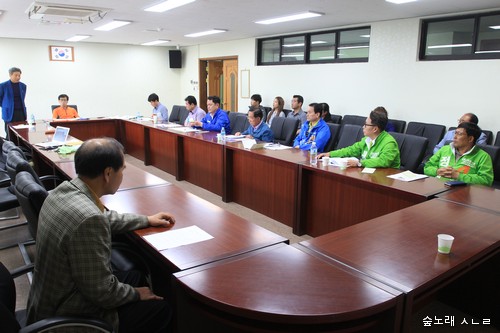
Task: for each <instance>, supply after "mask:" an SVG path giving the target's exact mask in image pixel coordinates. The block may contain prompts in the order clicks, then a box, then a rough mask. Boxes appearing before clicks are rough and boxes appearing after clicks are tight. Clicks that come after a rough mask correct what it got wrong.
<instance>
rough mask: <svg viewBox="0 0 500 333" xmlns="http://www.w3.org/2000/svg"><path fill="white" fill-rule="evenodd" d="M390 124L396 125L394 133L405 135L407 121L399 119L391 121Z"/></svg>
mask: <svg viewBox="0 0 500 333" xmlns="http://www.w3.org/2000/svg"><path fill="white" fill-rule="evenodd" d="M389 122H390V123H391V124H392V125H394V132H398V133H404V132H405V128H406V121H404V120H397V119H389Z"/></svg>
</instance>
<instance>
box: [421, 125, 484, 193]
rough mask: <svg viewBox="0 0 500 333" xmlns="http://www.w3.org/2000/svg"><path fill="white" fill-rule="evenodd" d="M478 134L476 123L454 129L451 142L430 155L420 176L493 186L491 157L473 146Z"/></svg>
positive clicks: (478, 129)
mask: <svg viewBox="0 0 500 333" xmlns="http://www.w3.org/2000/svg"><path fill="white" fill-rule="evenodd" d="M480 133H481V129H480V128H479V127H478V126H477V125H476V124H474V123H466V122H462V123H460V125H458V127H457V129H456V130H455V136H454V137H453V142H452V143H450V144H449V145H446V146H444V147H442V148H441V149H439V150H438V151H437V153H435V154H434V155H432V157H431V158H430V159H429V161H427V163H426V164H425V167H424V173H425V174H426V175H428V176H433V177H436V176H437V177H443V178H446V179H457V180H460V181H463V182H466V183H471V184H480V185H488V186H491V184H492V183H493V164H492V162H491V157H490V155H489V154H488V153H487V152H485V151H484V150H482V149H481V148H479V147H478V146H476V141H477V139H478V138H479V135H480Z"/></svg>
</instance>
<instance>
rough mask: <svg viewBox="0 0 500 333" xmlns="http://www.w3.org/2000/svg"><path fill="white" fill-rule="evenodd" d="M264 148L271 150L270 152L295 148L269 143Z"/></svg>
mask: <svg viewBox="0 0 500 333" xmlns="http://www.w3.org/2000/svg"><path fill="white" fill-rule="evenodd" d="M264 148H266V149H269V150H285V149H292V148H293V147H290V146H285V145H282V144H279V143H267V144H266V145H265V146H264Z"/></svg>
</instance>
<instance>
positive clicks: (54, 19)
mask: <svg viewBox="0 0 500 333" xmlns="http://www.w3.org/2000/svg"><path fill="white" fill-rule="evenodd" d="M108 11H109V10H108V9H105V8H88V7H81V6H66V5H60V4H50V3H43V2H36V1H35V2H33V3H32V4H31V6H30V7H29V8H28V9H27V11H26V12H27V13H28V17H29V18H30V19H33V20H41V21H42V22H45V23H85V22H96V21H99V20H101V19H102V18H103V17H104V15H106V14H107V12H108Z"/></svg>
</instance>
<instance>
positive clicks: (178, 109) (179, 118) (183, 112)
mask: <svg viewBox="0 0 500 333" xmlns="http://www.w3.org/2000/svg"><path fill="white" fill-rule="evenodd" d="M188 114H189V111H188V110H187V109H186V107H185V106H184V105H174V106H172V110H170V115H169V116H168V121H169V122H170V123H177V124H181V125H183V124H184V122H185V121H186V118H187V116H188Z"/></svg>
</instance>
